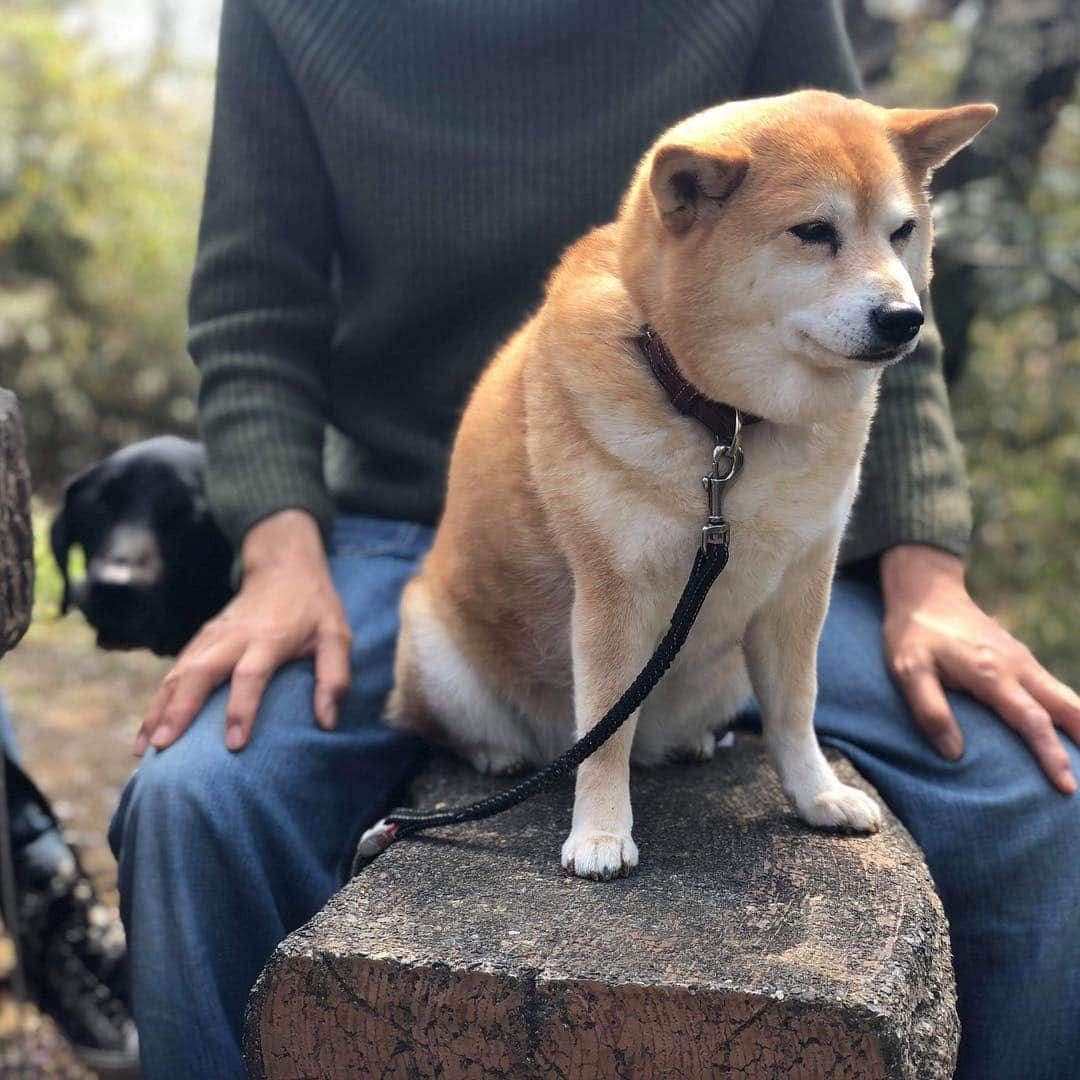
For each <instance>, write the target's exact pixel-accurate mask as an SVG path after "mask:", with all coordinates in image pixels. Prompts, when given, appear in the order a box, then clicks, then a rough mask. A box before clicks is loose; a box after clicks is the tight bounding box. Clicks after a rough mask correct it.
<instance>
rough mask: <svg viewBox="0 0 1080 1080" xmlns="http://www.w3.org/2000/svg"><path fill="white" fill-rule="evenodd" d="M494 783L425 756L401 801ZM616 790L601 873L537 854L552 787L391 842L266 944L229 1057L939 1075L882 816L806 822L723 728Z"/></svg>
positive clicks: (300, 1069) (753, 746)
mask: <svg viewBox="0 0 1080 1080" xmlns="http://www.w3.org/2000/svg"><path fill="white" fill-rule="evenodd" d="M834 760H837V761H839V765H838V768H839V771H840V773H841V775H843V776H844V778H845V779H846V780H847V781H848V782H853V783H857V784H860V785H861V786H863V787H864V788H867V785H866V784H865V783H864V782H863V781H862V780H860V779H859V778H858V777H857V776H856V774H855V772H854V769H852V767H851V766H850V765H849V764H848V763H847V762H846V761H843V760H842V759H839V758H834ZM499 786H500V784H499V782H497V781H491V780H486V779H484V778H482V777H479V776H477V775H475V774H473V773H472V772H471V771H469V770H468V769H466V768H465V767H464V766H461V765H459V764H455V763H453V762H449V761H448V760H446V759H441V758H440V759H438V760H437V761H436V762H435V763H434V764H433V766H432V767H431V768H430V769H429V770H428V772H427V773H426V774H425V775H424V776H423V777H422V778H421V780H420V781H419V782H418V783H417V785H416V786H415V789H414V798H415V801H416V804H417V805H425V806H431V805H437V804H443V805H448V804H454V803H459V802H463V801H467V800H472V799H474V798H478V797H481V796H483V795H487V794H490V793H491V792H492V791H494V790H497V789H498V787H499ZM633 788H634V807H635V811H636V816H637V826H636V829H635V835H636V838H637V840H638V843H639V845H640V848H641V865H640V867H639V868H638V870H637V872H636V873H635V874H634V875H633V876H631V877H630V878H627V879H624V880H619V881H615V882H610V883H593V882H589V881H582V880H579V879H576V878H570V877H566V876H565V875H564V874H563V873H562V871H561V870H560V868H559V863H558V856H559V847H560V845H561V843H562V840H563V837H564V836H565V834H566V830H567V827H568V825H569V815H570V807H571V790H570V788H569V786H567V785H564V786H562V787H560V788H556V789H554V790H552V791H549V792H546V793H544V794H542V795H540V796H538V797H537V798H535V799H533V800H531V801H529V802H527V803H525V804H524V805H523V806H520V807H517V808H516V809H514V810H512V811H510V812H508V813H506V814H504V815H502V816H500V817H497V818H494V819H492V820H490V821H484V822H478V823H474V824H471V825H467V826H462V827H458V828H457V829H452V830H444V831H443V832H441V833H439V834H435V833H430V834H424V835H423V836H421V837H419V838H416V839H412V840H406V841H403V842H401V843H398V844H396V845H394V846H392V847H391V848H390V849H389V850H388V851H387V852H385V853H384V854H383V855H381V856H380V857H379V858H378V859H377V860H376V861H375V863H373V864H372V865H371V866H369V867H368V868H367V869H366V870H365V871H364V872H363V873H362V874H360V876H359V877H358V878H356V879H355V880H354V881H352V882H350V883H349V884H348V885H347V886H346V887H345V888H344V889H343V890H342V891H341V892H340V893H338V894H337V895H336V896H335V897H334V898H333V899H332V900H331V901H330V903H329V904H328V905H327V906H326V908H325V909H324V910H323V911H322V912H320V913H319V914H318V915H317V916H316V917H315V918H314V919H312V920H311V922H309V923H308V924H307V925H306V926H304V927H303V928H302V929H300V930H298V931H297V932H296V933H295V934H293V935H292V936H291V937H289V938H288V939H286V941H285V942H283V943H282V945H280V946H279V947H278V949H277V951H276V952H275V953H274V955H273V956H272V958H271V959H270V961H269V963H268V964H267V966H266V969H265V970H264V971H263V973H262V976H261V977H260V979H259V981H258V983H257V984H256V986H255V989H254V990H253V991H252V996H251V1000H250V1002H249V1005H248V1014H247V1025H246V1038H245V1049H246V1054H247V1060H248V1065H249V1068H250V1069H251V1071H252V1074H253V1075H254V1076H256V1077H262V1078H266V1080H286V1078H289V1080H297V1078H300V1077H305V1078H310V1077H368V1076H377V1077H383V1078H390V1077H400V1078H402V1080H404V1078H408V1077H434V1076H440V1077H444V1078H447V1080H454V1078H459V1077H460V1078H473V1077H475V1078H493V1077H513V1078H515V1080H516V1078H520V1077H563V1078H579V1077H580V1078H583V1080H584V1078H589V1080H592V1078H596V1077H635V1078H645V1077H681V1078H684V1080H688V1078H696V1077H702V1078H704V1077H716V1076H729V1075H730V1076H741V1077H746V1078H750V1080H760V1078H765V1077H785V1078H787V1077H828V1078H832V1077H837V1078H840V1077H911V1078H918V1080H933V1078H936V1077H948V1076H951V1075H952V1069H953V1064H954V1062H955V1055H956V1048H957V1042H958V1036H959V1028H958V1023H957V1018H956V1011H955V991H954V984H953V975H952V966H951V960H950V951H949V939H948V931H947V926H946V922H945V917H944V914H943V913H942V909H941V904H940V902H939V900H938V898H937V896H936V894H935V893H934V889H933V886H932V884H931V881H930V877H929V874H928V872H927V870H926V867H925V865H924V863H923V860H922V856H921V854H920V853H919V851H918V849H917V848H916V846H915V844H914V842H913V841H912V839H911V837H910V836H909V835H908V833H907V832H906V831H905V830H904V829H903V827H902V826H901V825H900V824H899V823H898V822H897V821H896V819H895V818H894V817H892V816H891V815H890V814H888V813H887V814H886V822H885V827H884V829H883V831H882V832H881V833H880V834H878V835H877V836H874V837H846V836H838V835H828V834H825V833H821V832H816V831H813V830H811V829H810V828H808V827H807V826H805V825H803V824H802V823H801V822H799V821H798V820H797V819H796V818H795V816H794V814H793V813H792V811H791V810H790V809H789V807H788V804H787V802H786V800H785V799H784V797H783V795H782V793H781V791H780V787H779V784H778V781H777V779H776V776H775V773H774V772H773V770H772V768H771V766H769V765H768V763H767V762H766V761H765V758H764V755H763V752H762V750H761V746H760V740H759V739H758V738H757V737H756V736H751V735H743V734H740V735H739V736H738V738H737V740H736V744H735V747H734V748H733V749H731V750H728V751H725V752H722V753H720V754H719V755H718V757H717V760H716V761H714V762H713V763H711V764H708V765H684V766H671V767H667V768H663V769H658V770H652V771H647V772H645V771H642V772H636V773H635V774H634V777H633ZM867 789H868V790H869V788H867Z"/></svg>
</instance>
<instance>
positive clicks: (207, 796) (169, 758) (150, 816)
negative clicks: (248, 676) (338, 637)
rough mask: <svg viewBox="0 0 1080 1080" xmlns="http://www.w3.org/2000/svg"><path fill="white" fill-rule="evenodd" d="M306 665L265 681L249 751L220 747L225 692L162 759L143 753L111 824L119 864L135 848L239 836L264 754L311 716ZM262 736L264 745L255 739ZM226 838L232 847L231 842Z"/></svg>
mask: <svg viewBox="0 0 1080 1080" xmlns="http://www.w3.org/2000/svg"><path fill="white" fill-rule="evenodd" d="M309 668H310V666H309V665H300V664H296V665H289V666H287V667H286V668H283V669H282V670H281V671H280V672H279V673H278V674H277V675H276V676H275V677H274V679H272V680H271V682H270V684H269V686H268V687H267V690H266V693H265V694H264V698H263V702H262V704H261V705H260V708H259V716H258V720H257V723H256V735H255V739H254V741H253V745H252V746H250V747H249V748H248V749H246V750H244V751H241V752H239V753H236V752H233V751H230V750H229V749H227V748H226V746H225V712H226V707H227V702H228V691H229V688H228V686H224V687H221V688H220V689H218V690H217V691H215V693H213V694H212V695H211V696H210V698H209V699H208V700H207V701H206V703H205V704H204V705H203V707H202V709H201V710H200V711H199V713H198V714H197V715H196V717H195V719H194V720H193V721H192V723H191V726H190V727H189V728H188V730H187V731H186V732H184V734H183V735H181V737H180V738H179V739H178V740H177V741H176V742H175V743H173V744H172V745H171V746H170V747H168V748H167V749H166V750H163V751H155V750H149V751H148V752H147V754H146V756H145V757H144V758H143V760H142V762H141V763H140V765H139V768H138V770H137V771H136V772H135V773H134V775H133V776H132V777H131V778H130V779H129V781H128V783H127V785H126V787H125V788H124V791H123V793H122V795H121V798H120V803H119V806H118V807H117V810H116V813H115V814H114V816H113V821H112V826H111V828H110V834H109V839H110V843H111V844H112V847H113V851H114V853H115V854H116V856H117V858H118V859H120V861H121V868H122V869H123V862H124V856H125V853H126V852H128V851H131V850H133V849H134V847H135V846H136V845H137V846H138V847H139V848H140V855H139V858H140V859H144V858H146V857H147V849H150V851H155V850H159V849H160V847H161V845H163V844H168V843H178V842H182V843H184V844H185V845H186V846H190V845H191V844H193V843H195V842H197V841H202V842H206V841H213V842H214V843H215V844H216V845H222V844H223V845H226V846H228V844H229V843H230V842H232V840H235V839H237V838H238V837H239V836H241V835H242V834H243V832H244V829H243V825H242V822H243V821H244V820H245V819H249V818H250V817H251V815H252V814H254V813H256V812H257V808H258V806H259V805H261V802H262V801H263V800H262V798H261V795H260V792H261V787H262V786H263V785H260V783H259V781H258V775H259V774H261V773H263V772H265V771H266V770H265V769H264V768H262V767H261V762H262V759H263V757H264V754H263V753H262V748H263V747H264V746H265V743H268V742H271V741H272V738H273V732H274V731H275V730H277V729H278V728H279V727H280V726H281V725H287V724H295V723H302V722H303V721H302V719H299V718H298V712H299V711H301V710H302V709H303V708H304V707H305V704H306V705H307V707H308V708H310V700H311V686H312V679H311V674H310V670H309ZM260 729H261V735H262V738H260V737H259V736H260ZM230 838H231V839H230Z"/></svg>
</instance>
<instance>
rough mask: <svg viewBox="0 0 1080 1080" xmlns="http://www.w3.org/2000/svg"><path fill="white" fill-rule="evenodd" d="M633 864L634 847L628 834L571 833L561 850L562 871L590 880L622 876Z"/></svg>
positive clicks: (634, 862)
mask: <svg viewBox="0 0 1080 1080" xmlns="http://www.w3.org/2000/svg"><path fill="white" fill-rule="evenodd" d="M637 861H638V849H637V844H635V843H634V841H633V838H632V837H631V836H630V834H629V833H610V832H572V833H571V834H570V835H569V836H568V837H567V838H566V843H564V844H563V848H562V864H563V869H564V870H566V871H567V872H568V873H570V874H576V875H577V876H578V877H583V878H592V880H593V881H610V880H611V879H612V878H617V877H626V875H627V874H629V873H630V871H631V870H632V869H633V868H634V867H635V866H637Z"/></svg>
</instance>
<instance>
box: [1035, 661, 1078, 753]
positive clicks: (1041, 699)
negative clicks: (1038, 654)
mask: <svg viewBox="0 0 1080 1080" xmlns="http://www.w3.org/2000/svg"><path fill="white" fill-rule="evenodd" d="M1020 683H1021V685H1022V686H1023V687H1024V689H1025V690H1027V692H1028V693H1029V694H1030V695H1031V696H1032V697H1033V698H1034V699H1035V700H1036V701H1037V702H1038V703H1039V704H1040V705H1042V707H1043V708H1044V709H1046V711H1047V712H1048V713H1049V714H1050V718H1051V720H1053V721H1054V723H1055V724H1056V725H1057V726H1058V727H1059V728H1061V730H1062V731H1065V732H1067V733H1068V735H1069V737H1070V738H1071V739H1072V741H1073V742H1074V743H1076V744H1077V746H1080V696H1078V695H1077V693H1076V691H1075V690H1073V689H1072V687H1070V686H1066V685H1065V683H1063V682H1061V681H1060V680H1058V679H1055V678H1054V676H1053V675H1051V674H1050V672H1049V671H1047V670H1046V669H1045V668H1044V667H1042V666H1041V665H1040V664H1039V663H1037V662H1036V661H1032V667H1031V668H1030V669H1028V670H1027V671H1025V672H1023V673H1022V674H1021V676H1020Z"/></svg>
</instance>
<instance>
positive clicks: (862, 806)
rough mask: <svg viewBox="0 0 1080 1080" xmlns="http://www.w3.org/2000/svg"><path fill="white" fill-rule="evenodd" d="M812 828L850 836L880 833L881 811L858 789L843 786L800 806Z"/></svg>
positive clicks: (804, 817) (804, 819)
mask: <svg viewBox="0 0 1080 1080" xmlns="http://www.w3.org/2000/svg"><path fill="white" fill-rule="evenodd" d="M799 816H800V817H801V818H802V819H803V821H805V822H806V823H807V824H809V825H817V826H818V827H819V828H824V829H846V830H848V831H849V832H860V833H876V832H877V831H878V829H880V828H881V807H880V806H878V804H877V803H876V802H875V801H874V800H873V799H871V798H870V796H869V795H867V794H866V793H865V792H862V791H859V789H858V788H853V787H848V786H847V785H845V784H839V785H838V786H836V787H834V788H829V789H827V790H826V791H823V792H822V793H821V794H820V795H818V796H816V797H815V798H814V799H811V800H808V801H807V802H805V803H803V804H801V805H800V806H799Z"/></svg>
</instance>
